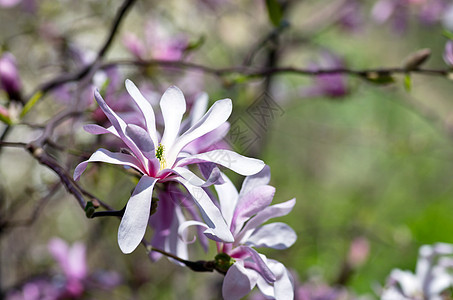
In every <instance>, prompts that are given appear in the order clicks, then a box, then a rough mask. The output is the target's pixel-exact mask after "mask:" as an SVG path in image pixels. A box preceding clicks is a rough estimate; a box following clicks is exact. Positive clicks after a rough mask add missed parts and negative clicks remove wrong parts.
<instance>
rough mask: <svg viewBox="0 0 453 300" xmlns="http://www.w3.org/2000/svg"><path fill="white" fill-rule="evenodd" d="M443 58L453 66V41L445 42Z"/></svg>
mask: <svg viewBox="0 0 453 300" xmlns="http://www.w3.org/2000/svg"><path fill="white" fill-rule="evenodd" d="M443 58H444V61H445V63H446V64H447V65H448V66H449V67H453V41H451V40H449V41H447V43H446V44H445V49H444V54H443Z"/></svg>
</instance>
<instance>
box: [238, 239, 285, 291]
mask: <svg viewBox="0 0 453 300" xmlns="http://www.w3.org/2000/svg"><path fill="white" fill-rule="evenodd" d="M241 248H243V249H244V250H245V251H247V252H248V253H249V254H250V256H251V258H252V260H253V261H254V262H255V264H256V268H257V269H256V271H258V273H260V275H261V276H263V278H264V279H266V280H267V281H268V282H271V283H272V282H274V281H275V280H276V279H277V278H276V277H275V275H274V273H273V272H272V270H271V269H269V266H268V265H267V259H266V256H264V255H263V254H259V253H258V252H256V250H255V249H253V248H251V247H247V246H245V247H244V246H243V247H241Z"/></svg>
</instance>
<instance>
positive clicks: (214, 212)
mask: <svg viewBox="0 0 453 300" xmlns="http://www.w3.org/2000/svg"><path fill="white" fill-rule="evenodd" d="M177 180H178V181H179V182H181V184H182V185H183V186H184V187H185V188H186V189H187V191H188V192H189V193H190V195H192V198H193V199H194V200H195V203H196V204H197V205H198V207H199V208H200V212H201V215H202V217H203V219H204V221H205V222H206V225H208V226H209V229H207V230H205V232H204V233H205V234H210V235H214V236H216V237H217V239H219V240H221V241H223V242H227V243H231V242H233V241H234V238H233V235H232V234H231V232H230V229H229V228H228V226H227V224H226V222H225V220H224V219H223V216H222V214H221V213H220V211H219V209H218V208H217V206H215V205H214V203H213V202H212V200H211V198H209V196H208V194H207V193H206V192H205V191H204V190H203V188H201V187H198V186H195V185H193V184H190V183H189V182H188V181H187V180H185V179H184V178H177Z"/></svg>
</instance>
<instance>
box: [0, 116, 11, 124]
mask: <svg viewBox="0 0 453 300" xmlns="http://www.w3.org/2000/svg"><path fill="white" fill-rule="evenodd" d="M0 121H2V122H3V123H5V124H8V125H13V121H11V118H10V117H8V116H5V115H2V114H0Z"/></svg>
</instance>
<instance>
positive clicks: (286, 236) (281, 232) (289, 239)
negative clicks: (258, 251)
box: [246, 222, 297, 250]
mask: <svg viewBox="0 0 453 300" xmlns="http://www.w3.org/2000/svg"><path fill="white" fill-rule="evenodd" d="M296 240H297V234H296V232H295V231H294V230H293V229H292V228H291V227H289V226H288V225H287V224H285V223H281V222H275V223H271V224H266V225H264V226H262V227H259V228H258V229H257V230H255V231H254V232H253V234H252V235H251V236H250V237H249V238H248V239H247V242H246V244H247V245H251V246H253V247H257V248H259V247H267V248H274V249H279V250H281V249H286V248H288V247H291V246H292V245H293V244H294V243H295V242H296Z"/></svg>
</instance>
